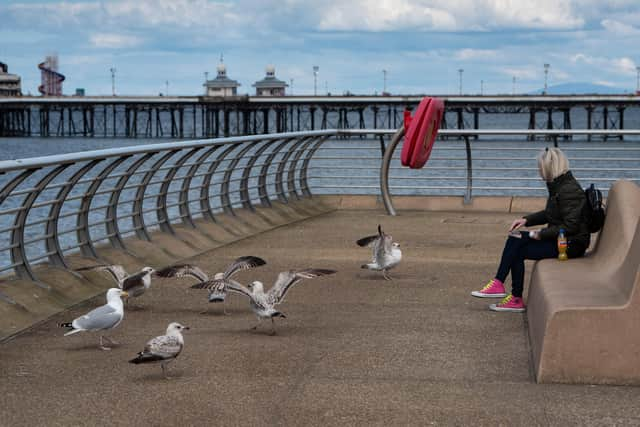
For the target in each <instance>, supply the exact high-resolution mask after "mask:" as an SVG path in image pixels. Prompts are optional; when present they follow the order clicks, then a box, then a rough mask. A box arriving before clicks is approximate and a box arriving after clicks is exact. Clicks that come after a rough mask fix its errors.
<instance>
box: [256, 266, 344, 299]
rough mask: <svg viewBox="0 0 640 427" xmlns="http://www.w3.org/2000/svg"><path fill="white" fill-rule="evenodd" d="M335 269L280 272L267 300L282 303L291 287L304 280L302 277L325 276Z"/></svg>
mask: <svg viewBox="0 0 640 427" xmlns="http://www.w3.org/2000/svg"><path fill="white" fill-rule="evenodd" d="M335 272H336V271H335V270H326V269H320V268H307V269H305V270H298V271H296V270H289V271H283V272H281V273H280V274H278V279H277V280H276V283H275V284H274V285H273V287H272V288H271V289H269V292H268V293H267V300H268V301H269V303H270V304H273V305H275V304H280V303H281V302H282V301H284V297H285V295H286V294H287V291H289V289H291V287H292V286H293V285H295V284H296V283H299V282H300V281H302V279H312V278H314V277H318V276H325V275H327V274H333V273H335Z"/></svg>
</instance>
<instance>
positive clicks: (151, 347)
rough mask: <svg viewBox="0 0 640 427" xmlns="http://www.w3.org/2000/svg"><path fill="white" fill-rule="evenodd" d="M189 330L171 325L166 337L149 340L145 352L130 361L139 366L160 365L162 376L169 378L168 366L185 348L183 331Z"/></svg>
mask: <svg viewBox="0 0 640 427" xmlns="http://www.w3.org/2000/svg"><path fill="white" fill-rule="evenodd" d="M187 329H189V328H188V327H187V326H183V325H181V324H180V323H178V322H172V323H169V326H168V327H167V333H166V335H160V336H159V337H155V338H153V339H152V340H149V341H148V342H147V344H146V345H145V346H144V350H143V351H141V352H140V353H138V355H137V356H136V357H135V358H134V359H131V360H130V361H129V363H134V364H136V365H139V364H141V363H160V367H162V374H163V375H164V377H165V378H167V379H168V378H169V377H168V376H167V372H166V365H167V364H169V362H171V361H172V360H174V359H175V358H176V357H178V355H179V354H180V353H181V352H182V349H183V348H184V338H183V336H182V331H184V330H187Z"/></svg>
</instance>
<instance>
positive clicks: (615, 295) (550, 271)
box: [527, 181, 640, 384]
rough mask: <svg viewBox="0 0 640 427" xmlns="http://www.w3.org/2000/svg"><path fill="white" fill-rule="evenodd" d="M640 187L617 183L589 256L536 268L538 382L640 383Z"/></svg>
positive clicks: (533, 337) (530, 309)
mask: <svg viewBox="0 0 640 427" xmlns="http://www.w3.org/2000/svg"><path fill="white" fill-rule="evenodd" d="M639 218H640V187H638V186H637V185H635V184H633V183H631V182H628V181H617V182H616V183H614V184H613V186H612V187H611V190H610V191H609V195H608V199H607V217H606V220H605V224H604V227H603V229H602V230H601V232H600V234H599V236H598V240H597V242H596V244H595V245H594V248H593V250H591V251H590V252H589V253H588V254H587V255H585V257H583V258H579V259H573V260H569V261H567V262H560V261H558V260H555V259H547V260H542V261H538V262H536V263H535V266H534V268H533V271H532V273H531V282H530V285H529V297H528V300H527V305H528V306H527V318H528V323H529V338H530V343H531V350H532V353H533V363H534V369H535V372H536V378H537V381H538V382H561V383H592V384H640V225H639Z"/></svg>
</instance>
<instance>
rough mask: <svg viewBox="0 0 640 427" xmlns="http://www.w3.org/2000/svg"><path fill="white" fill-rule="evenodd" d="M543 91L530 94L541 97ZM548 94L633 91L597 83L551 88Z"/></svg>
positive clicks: (607, 93) (601, 93)
mask: <svg viewBox="0 0 640 427" xmlns="http://www.w3.org/2000/svg"><path fill="white" fill-rule="evenodd" d="M542 91H543V90H542V89H538V90H536V91H534V92H530V95H540V94H541V93H542ZM547 93H548V94H549V95H583V94H590V95H593V94H598V95H623V94H631V93H633V91H632V90H631V89H623V88H620V87H612V86H605V85H599V84H595V83H586V82H576V83H563V84H559V85H555V86H549V88H548V89H547Z"/></svg>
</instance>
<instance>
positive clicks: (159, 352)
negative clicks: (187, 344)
mask: <svg viewBox="0 0 640 427" xmlns="http://www.w3.org/2000/svg"><path fill="white" fill-rule="evenodd" d="M182 347H183V345H182V344H181V343H180V340H179V339H178V337H174V336H169V335H161V336H159V337H155V338H153V339H152V340H149V342H147V344H146V345H145V346H144V353H150V354H151V355H153V356H156V357H158V358H160V359H173V358H175V357H177V356H178V355H179V354H180V352H181V351H182Z"/></svg>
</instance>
